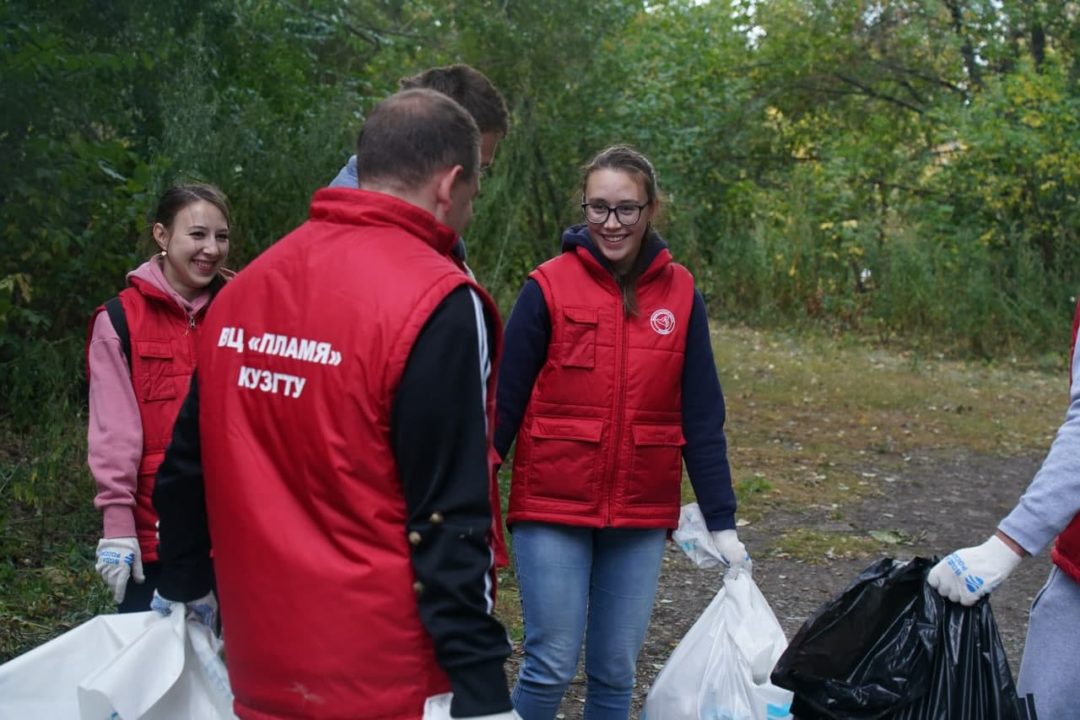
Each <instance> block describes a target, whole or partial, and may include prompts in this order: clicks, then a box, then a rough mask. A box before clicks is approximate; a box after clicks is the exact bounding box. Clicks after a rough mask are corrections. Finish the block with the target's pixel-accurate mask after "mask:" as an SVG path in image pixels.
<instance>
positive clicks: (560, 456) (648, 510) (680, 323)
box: [507, 246, 694, 528]
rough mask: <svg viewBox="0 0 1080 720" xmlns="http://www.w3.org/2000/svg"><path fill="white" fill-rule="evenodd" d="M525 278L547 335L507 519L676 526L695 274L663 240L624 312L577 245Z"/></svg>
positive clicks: (609, 281) (614, 290)
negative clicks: (542, 306) (538, 296)
mask: <svg viewBox="0 0 1080 720" xmlns="http://www.w3.org/2000/svg"><path fill="white" fill-rule="evenodd" d="M531 277H532V278H533V279H534V280H536V282H537V283H538V284H539V286H540V289H541V291H542V292H543V295H544V300H545V303H546V304H547V308H548V315H549V316H550V318H551V342H550V344H549V346H548V354H547V360H546V362H545V363H544V365H543V367H542V368H541V370H540V374H539V375H538V376H537V379H536V383H535V384H534V386H533V391H532V395H531V397H530V399H529V405H528V408H527V409H526V411H525V417H524V420H523V422H522V425H521V430H520V431H519V432H518V438H517V449H516V450H515V453H514V470H513V480H512V485H511V492H510V510H509V514H508V516H507V522H508V523H514V522H518V521H526V520H532V521H541V522H554V523H562V524H566V525H578V526H586V527H636V528H660V527H675V526H676V525H677V524H678V520H679V499H680V487H681V482H682V446H683V445H684V444H685V440H684V438H683V434H682V374H683V373H682V370H683V361H684V359H685V354H686V339H687V330H688V327H689V324H690V311H691V309H692V308H693V304H694V279H693V277H692V276H691V275H690V273H689V271H687V270H686V268H684V267H682V266H681V265H678V264H676V263H674V262H672V260H671V254H670V253H669V252H668V251H667V250H666V249H664V250H661V251H660V253H659V254H658V255H657V257H656V258H655V259H654V260H653V262H652V263H651V264H650V266H649V267H648V268H647V269H646V271H645V272H644V273H643V274H642V276H641V278H640V279H639V280H638V285H637V301H638V314H637V315H635V316H632V317H627V316H626V314H625V312H624V310H623V301H622V294H621V292H620V290H619V287H618V285H617V284H616V282H615V279H614V278H613V277H612V276H611V273H610V272H609V271H608V270H606V269H605V268H604V267H602V266H601V265H600V263H599V262H597V260H596V259H595V258H593V256H592V255H591V254H590V253H589V251H588V250H587V249H585V248H583V247H580V246H579V247H577V248H575V249H574V251H573V252H571V251H568V252H564V253H563V254H562V255H560V256H558V257H556V258H554V259H552V260H549V261H548V262H546V263H544V264H543V265H541V266H540V267H538V268H537V269H536V270H535V271H534V272H533V273H532V275H531Z"/></svg>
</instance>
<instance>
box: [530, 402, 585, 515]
mask: <svg viewBox="0 0 1080 720" xmlns="http://www.w3.org/2000/svg"><path fill="white" fill-rule="evenodd" d="M603 432H604V421H603V420H600V419H596V418H571V417H535V418H533V421H532V427H531V428H530V429H529V439H530V441H531V445H532V447H531V448H530V453H529V474H528V493H529V495H530V496H532V497H538V498H549V499H556V500H569V501H572V502H588V503H591V502H593V501H594V500H595V495H596V492H595V485H596V469H597V463H598V462H599V455H600V452H599V450H600V438H601V437H602V436H603Z"/></svg>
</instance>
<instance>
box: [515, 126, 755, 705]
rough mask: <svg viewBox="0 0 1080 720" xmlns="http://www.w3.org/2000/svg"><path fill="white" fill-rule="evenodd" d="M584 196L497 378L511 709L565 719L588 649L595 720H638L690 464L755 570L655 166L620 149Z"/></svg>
mask: <svg viewBox="0 0 1080 720" xmlns="http://www.w3.org/2000/svg"><path fill="white" fill-rule="evenodd" d="M581 192H582V210H583V212H584V216H585V221H586V222H585V224H583V225H575V226H573V227H570V228H568V229H567V230H566V231H565V232H564V234H563V238H562V253H561V254H560V255H559V256H558V257H556V258H554V259H552V260H549V261H548V262H546V263H544V264H542V265H540V266H539V267H538V268H536V270H534V271H533V272H532V274H531V275H530V276H529V279H528V281H527V282H526V283H525V286H524V288H522V291H521V294H520V295H519V296H518V299H517V302H516V304H515V306H514V310H513V312H512V313H511V315H510V320H509V322H508V324H507V328H506V338H505V348H506V350H505V354H504V357H503V362H502V366H501V369H500V376H499V386H498V395H497V401H498V423H497V425H496V430H495V449H496V450H497V451H498V452H499V455H500V457H506V454H507V452H508V451H509V449H510V445H511V443H513V442H514V439H515V437H516V438H517V448H516V451H515V455H514V469H513V481H512V485H511V492H510V512H509V515H508V517H507V523H508V525H509V526H510V528H511V530H512V532H513V540H514V555H515V558H516V567H517V575H518V583H519V585H520V590H521V602H522V614H523V618H524V624H525V641H524V649H525V660H524V663H523V664H522V667H521V671H520V674H519V676H518V680H517V684H516V686H515V688H514V691H513V702H514V707H515V709H516V710H517V711H518V712H519V713H520V714H521V715H522V717H523V718H524V719H525V720H539V719H545V720H546V719H549V718H554V717H555V714H556V713H557V712H558V709H559V704H560V702H561V700H562V697H563V694H564V693H565V691H566V687H567V685H568V684H569V682H570V680H571V679H573V677H574V675H575V672H576V669H577V662H578V655H579V652H580V650H581V646H582V643H583V642H584V645H585V673H586V676H587V699H586V704H585V717H586V718H591V719H593V720H595V719H596V718H626V717H628V715H629V712H630V698H631V692H632V690H633V685H634V673H635V664H636V661H637V655H638V651H639V650H640V649H641V645H642V642H643V641H644V638H645V631H646V629H647V628H648V624H649V615H650V613H651V611H652V605H653V598H654V596H655V594H656V586H657V579H658V577H659V573H660V564H661V558H662V556H663V550H664V542H665V539H666V537H667V533H668V531H669V530H670V529H672V528H674V527H675V526H676V525H677V524H678V518H679V506H680V486H681V482H682V463H683V461H684V460H685V461H686V466H687V470H688V473H689V476H690V480H691V483H692V484H693V487H694V492H695V494H696V495H697V499H698V503H699V505H700V506H701V509H702V512H703V514H704V515H705V518H706V521H707V523H708V526H709V529H710V530H712V531H713V533H712V537H713V539H714V541H715V542H716V544H717V547H718V549H719V550H720V552H721V553H722V554H723V555H724V557H725V558H727V559H728V561H729V565H730V570H729V572H735V573H737V572H739V570H740V569H742V568H747V569H748V568H749V564H750V562H749V557H748V556H747V554H746V549H745V547H744V546H743V544H742V543H741V542H739V539H738V536H737V535H736V532H735V495H734V493H733V491H732V487H731V471H730V468H729V466H728V460H727V441H726V439H725V437H724V429H723V428H724V398H723V394H722V392H721V390H720V383H719V380H718V379H717V375H716V367H715V364H714V362H713V355H712V347H711V345H710V340H709V327H708V320H707V318H706V315H705V303H704V300H703V299H702V297H701V294H700V293H698V292H697V291H696V290H695V289H694V279H693V277H692V276H691V275H690V272H689V271H688V270H687V269H686V268H684V267H683V266H681V265H678V264H677V263H675V262H673V261H672V257H671V253H670V252H669V251H668V248H667V245H666V244H665V243H664V241H663V239H661V237H660V236H659V234H657V232H656V231H655V230H654V229H653V227H652V220H653V219H654V218H655V217H656V216H657V213H658V212H659V210H660V198H659V193H658V189H657V184H656V173H655V171H654V170H653V167H652V164H651V163H650V162H649V161H648V159H647V158H645V157H644V156H643V155H642V154H640V153H638V152H637V151H635V150H633V149H631V148H629V147H625V146H620V145H617V146H614V147H610V148H608V149H606V150H604V151H603V152H601V153H600V154H599V155H597V156H596V157H595V158H594V159H593V160H592V161H591V162H590V163H589V164H588V165H587V166H586V167H585V169H584V173H583V180H582V189H581Z"/></svg>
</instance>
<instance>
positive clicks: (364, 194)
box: [310, 188, 458, 255]
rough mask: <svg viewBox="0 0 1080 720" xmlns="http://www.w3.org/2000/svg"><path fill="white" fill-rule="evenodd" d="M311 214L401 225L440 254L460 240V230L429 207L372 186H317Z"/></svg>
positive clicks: (315, 217)
mask: <svg viewBox="0 0 1080 720" xmlns="http://www.w3.org/2000/svg"><path fill="white" fill-rule="evenodd" d="M310 218H311V219H312V220H315V221H319V222H329V223H341V224H347V225H357V224H363V225H367V226H393V227H399V228H402V229H404V230H406V231H407V232H409V233H410V234H412V235H414V236H416V237H418V238H420V239H421V240H423V241H424V242H426V243H427V244H428V245H430V246H431V247H432V248H434V249H435V250H436V251H437V252H438V253H439V254H440V255H449V254H450V251H451V250H452V249H453V247H454V245H455V244H456V243H457V241H458V235H457V233H456V232H454V231H453V230H452V229H450V228H449V227H447V226H446V225H443V224H442V223H441V222H439V221H438V220H436V219H435V216H434V215H432V214H431V213H429V212H428V211H427V210H424V209H423V208H420V207H417V206H416V205H413V204H412V203H409V202H405V201H404V200H401V199H399V198H396V197H394V196H393V195H387V194H385V193H378V192H372V191H370V190H354V189H352V188H323V189H321V190H318V191H316V192H315V195H314V196H313V197H312V199H311V212H310Z"/></svg>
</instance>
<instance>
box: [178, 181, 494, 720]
mask: <svg viewBox="0 0 1080 720" xmlns="http://www.w3.org/2000/svg"><path fill="white" fill-rule="evenodd" d="M455 240H456V237H455V234H454V233H453V232H452V231H451V230H450V229H449V228H446V227H444V226H442V225H440V224H438V223H436V222H435V219H434V218H433V217H432V216H431V215H430V214H428V213H426V212H424V211H422V210H420V209H418V208H415V207H413V206H412V205H409V204H407V203H404V202H402V201H400V200H397V199H394V198H391V197H390V196H387V195H381V194H378V193H366V192H362V191H357V190H349V189H335V188H330V189H324V190H320V191H318V192H317V193H316V194H315V196H314V199H313V201H312V205H311V214H310V219H309V220H308V222H306V223H304V224H303V225H301V226H300V227H299V228H297V229H296V230H294V231H293V232H292V233H290V234H289V235H288V236H286V237H285V238H283V239H282V240H280V241H279V242H277V243H276V244H275V245H273V246H272V247H271V248H270V249H268V250H267V251H266V252H264V253H263V254H262V255H261V256H260V257H259V258H257V259H256V260H255V261H254V262H253V263H252V264H251V265H250V266H249V267H248V268H247V269H245V271H244V272H243V273H241V274H239V275H238V276H237V278H236V280H234V281H233V282H232V283H230V284H229V286H228V287H227V288H225V290H224V291H223V292H222V293H221V295H220V296H219V297H218V298H217V299H216V300H215V302H214V307H213V308H212V309H211V311H210V312H209V314H208V316H207V322H206V333H207V334H206V338H207V340H206V342H205V343H204V345H203V348H202V352H201V353H200V357H199V361H200V365H199V368H200V369H199V376H200V382H199V398H200V400H199V402H200V416H199V422H200V436H201V438H202V453H203V460H204V465H205V473H206V496H207V508H208V511H209V519H210V530H211V536H212V537H213V539H214V563H215V569H216V571H217V578H218V588H219V593H220V597H221V608H222V618H223V621H224V623H225V625H226V627H227V628H228V631H227V632H228V636H229V677H230V680H231V682H232V689H233V692H234V694H235V698H236V709H237V713H238V714H239V715H241V717H245V718H295V717H307V718H380V719H385V720H393V719H402V720H405V719H410V720H411V719H414V718H415V719H419V718H420V717H421V715H422V711H423V705H424V699H425V698H427V697H429V696H431V695H435V694H438V693H441V692H446V691H448V690H449V687H450V686H449V680H448V679H447V677H446V675H445V673H444V672H443V671H442V669H441V668H440V666H439V665H438V663H437V662H436V659H435V654H434V649H433V646H432V642H431V638H430V635H429V634H428V633H427V631H426V630H425V628H424V626H423V625H422V623H421V621H420V616H419V612H418V609H417V603H416V595H415V593H416V591H415V590H414V587H413V584H414V582H415V581H416V578H415V575H414V573H413V570H412V565H411V561H410V552H409V543H408V540H407V538H406V531H405V523H406V519H407V511H406V505H405V498H404V495H403V491H402V487H401V481H400V479H399V477H398V474H397V469H396V464H395V460H394V456H393V452H392V448H391V443H390V425H391V411H392V405H393V398H394V395H395V391H396V388H397V386H398V383H399V381H400V379H401V376H402V373H403V371H404V369H405V364H406V361H407V359H408V355H409V351H410V350H411V348H412V347H413V345H414V343H415V341H416V338H417V336H418V335H419V333H420V331H421V329H422V328H423V326H424V324H425V323H426V322H427V320H428V318H429V317H430V316H431V314H432V312H433V311H434V310H435V308H436V307H437V306H438V305H439V304H440V303H441V302H442V301H443V300H444V299H445V298H446V297H447V295H449V294H450V292H452V291H453V290H454V289H456V288H458V287H460V286H462V285H469V286H471V287H472V288H473V289H474V290H475V291H476V293H477V294H478V295H479V296H480V297H481V298H482V299H483V301H484V302H485V304H486V306H487V309H488V312H489V313H490V314H491V317H493V318H496V322H495V326H496V328H499V327H500V325H499V323H498V321H497V318H498V313H497V310H496V309H495V306H494V304H493V303H492V302H491V300H490V298H488V296H487V294H486V293H484V291H483V290H481V289H480V288H479V286H477V285H476V284H475V283H474V282H473V281H471V280H470V279H469V278H468V277H466V275H465V274H464V273H463V272H462V271H461V270H460V269H459V267H458V266H457V265H455V264H454V262H453V261H452V260H451V259H450V258H449V257H448V256H447V252H448V251H449V249H450V247H451V245H452V244H453V242H454V241H455ZM279 308H288V312H286V313H279V312H278V309H279ZM497 347H498V343H496V348H497ZM493 365H494V363H493ZM494 383H495V378H494V373H492V377H491V380H490V382H489V386H488V413H489V414H488V417H489V421H488V427H489V431H490V428H492V427H493V426H494V421H493V418H494V387H495V385H494ZM489 441H490V439H489ZM489 470H490V468H489ZM241 527H242V528H243V532H238V531H237V530H238V529H239V528H241ZM253 537H254V538H257V540H256V541H255V542H253V541H252V538H253Z"/></svg>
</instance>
